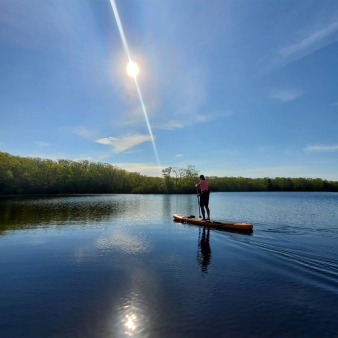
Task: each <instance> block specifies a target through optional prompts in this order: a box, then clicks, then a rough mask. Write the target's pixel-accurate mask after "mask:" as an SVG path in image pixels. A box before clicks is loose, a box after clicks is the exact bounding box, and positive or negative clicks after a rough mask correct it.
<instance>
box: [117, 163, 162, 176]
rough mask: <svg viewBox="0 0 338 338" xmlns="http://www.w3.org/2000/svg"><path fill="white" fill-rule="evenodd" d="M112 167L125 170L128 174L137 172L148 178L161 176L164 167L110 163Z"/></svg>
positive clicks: (150, 164)
mask: <svg viewBox="0 0 338 338" xmlns="http://www.w3.org/2000/svg"><path fill="white" fill-rule="evenodd" d="M112 164H113V165H116V166H118V167H119V168H122V169H125V170H127V171H129V172H138V173H140V174H142V175H149V176H162V171H161V170H162V169H164V168H165V166H161V167H159V166H158V165H156V164H153V163H133V162H131V163H112Z"/></svg>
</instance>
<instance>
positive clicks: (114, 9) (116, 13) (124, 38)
mask: <svg viewBox="0 0 338 338" xmlns="http://www.w3.org/2000/svg"><path fill="white" fill-rule="evenodd" d="M110 4H111V6H112V8H113V12H114V16H115V20H116V24H117V27H118V29H119V32H120V35H121V40H122V43H123V46H124V50H125V52H126V54H127V57H128V60H129V64H128V66H127V72H128V74H129V75H130V73H129V71H128V67H129V65H130V64H135V65H136V67H137V73H136V74H135V66H131V68H132V69H134V70H133V71H132V74H133V75H130V76H131V77H133V78H134V80H135V85H136V89H137V93H138V96H139V98H140V103H141V106H142V111H143V114H144V118H145V120H146V123H147V127H148V131H149V135H150V138H151V142H152V144H153V148H154V153H155V156H156V160H157V165H158V167H159V168H161V164H160V159H159V157H158V154H157V149H156V145H155V139H154V135H153V132H152V130H151V125H150V123H149V119H148V114H147V110H146V107H145V104H144V101H143V97H142V94H141V89H140V87H139V85H138V82H137V79H136V76H137V74H138V70H139V68H138V66H137V64H136V63H134V62H133V61H132V60H131V57H130V52H129V48H128V44H127V40H126V37H125V36H124V32H123V27H122V23H121V20H120V16H119V13H118V11H117V7H116V4H115V1H114V0H110Z"/></svg>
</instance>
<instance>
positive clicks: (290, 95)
mask: <svg viewBox="0 0 338 338" xmlns="http://www.w3.org/2000/svg"><path fill="white" fill-rule="evenodd" d="M302 95H303V91H301V90H275V91H273V92H271V93H270V95H269V96H268V98H269V99H272V100H280V101H283V102H290V101H293V100H295V99H297V98H298V97H300V96H302Z"/></svg>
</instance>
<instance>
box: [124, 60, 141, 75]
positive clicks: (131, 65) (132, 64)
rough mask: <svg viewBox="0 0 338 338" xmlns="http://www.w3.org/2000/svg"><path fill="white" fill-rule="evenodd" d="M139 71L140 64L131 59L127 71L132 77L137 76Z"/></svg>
mask: <svg viewBox="0 0 338 338" xmlns="http://www.w3.org/2000/svg"><path fill="white" fill-rule="evenodd" d="M139 71H140V69H139V68H138V65H137V64H136V63H135V62H133V61H130V62H129V63H128V66H127V73H128V75H129V76H130V77H136V76H137V74H138V72H139Z"/></svg>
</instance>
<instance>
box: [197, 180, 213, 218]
mask: <svg viewBox="0 0 338 338" xmlns="http://www.w3.org/2000/svg"><path fill="white" fill-rule="evenodd" d="M195 185H196V187H198V186H199V187H200V188H201V195H200V207H201V211H202V215H203V221H205V220H206V219H205V210H204V208H205V209H206V210H207V213H208V218H207V220H210V209H209V184H208V182H207V181H206V180H205V177H204V175H200V181H199V182H197V183H196V184H195Z"/></svg>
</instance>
